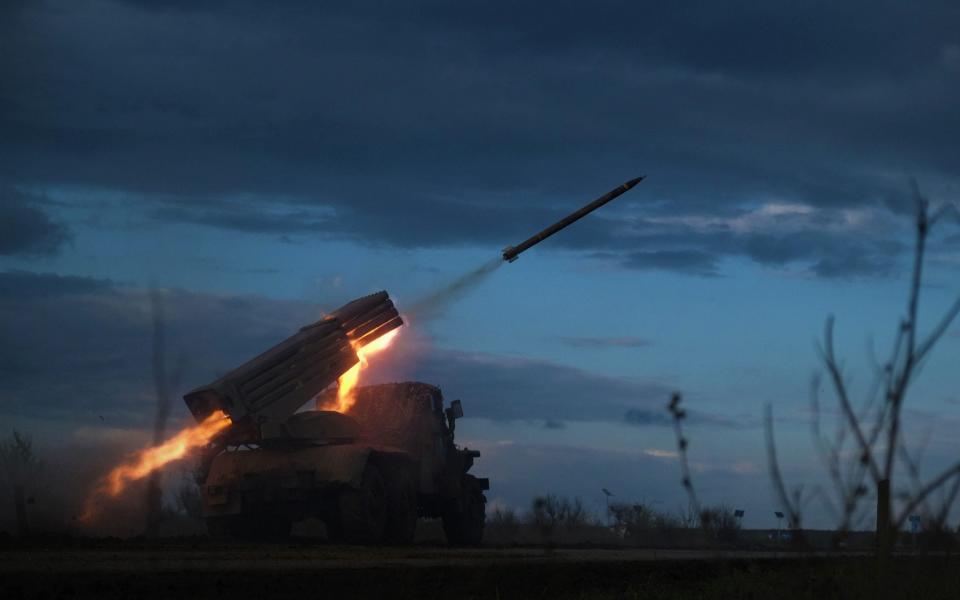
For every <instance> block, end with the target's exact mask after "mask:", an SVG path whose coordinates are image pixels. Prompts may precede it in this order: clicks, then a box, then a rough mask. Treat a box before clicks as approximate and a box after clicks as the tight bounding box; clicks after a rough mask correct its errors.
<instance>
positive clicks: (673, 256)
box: [620, 250, 717, 276]
mask: <svg viewBox="0 0 960 600" xmlns="http://www.w3.org/2000/svg"><path fill="white" fill-rule="evenodd" d="M620 264H622V265H623V266H625V267H627V268H628V269H640V270H643V269H663V270H668V271H680V272H682V273H689V274H691V275H703V276H712V275H716V274H717V254H715V253H708V252H703V251H701V250H652V251H641V252H631V253H629V254H627V255H626V257H624V258H623V259H622V260H621V262H620Z"/></svg>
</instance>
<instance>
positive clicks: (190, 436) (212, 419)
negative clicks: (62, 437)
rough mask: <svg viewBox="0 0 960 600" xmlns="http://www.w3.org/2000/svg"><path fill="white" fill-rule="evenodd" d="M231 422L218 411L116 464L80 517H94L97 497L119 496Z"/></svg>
mask: <svg viewBox="0 0 960 600" xmlns="http://www.w3.org/2000/svg"><path fill="white" fill-rule="evenodd" d="M229 425H230V417H228V416H227V415H225V414H224V413H223V412H222V411H219V410H218V411H215V412H214V413H212V414H211V415H210V416H209V417H207V418H206V419H204V421H203V422H202V423H200V424H198V425H194V426H193V427H188V428H186V429H184V430H183V431H181V432H180V433H178V434H177V435H175V436H173V437H172V438H170V439H169V440H167V441H166V442H164V443H162V444H160V445H159V446H154V447H152V448H147V449H145V450H141V451H140V452H138V453H137V454H136V455H135V456H133V457H132V458H131V459H130V460H129V461H127V462H125V463H123V464H121V465H118V466H117V467H114V469H113V470H112V471H110V473H108V474H107V475H106V477H104V478H103V479H101V480H100V483H99V484H98V485H97V487H96V489H95V490H94V491H93V493H92V494H90V496H89V497H88V498H87V503H86V507H85V508H84V511H83V515H81V517H80V520H81V521H83V522H89V521H91V520H92V519H93V518H94V516H95V515H96V513H97V500H99V499H101V498H103V497H108V498H115V497H117V496H119V495H120V493H121V492H123V490H124V488H126V487H127V484H128V483H130V482H132V481H137V480H139V479H143V478H144V477H146V476H147V475H149V474H150V473H153V472H154V471H156V470H157V469H160V468H162V467H163V466H164V465H166V464H168V463H171V462H173V461H175V460H179V459H181V458H183V457H184V456H186V455H187V454H188V453H189V452H190V451H191V450H193V449H195V448H198V447H200V446H204V445H206V444H207V443H209V442H210V440H211V439H213V436H215V435H216V434H218V433H220V432H221V431H223V430H224V429H226V428H227V427H229Z"/></svg>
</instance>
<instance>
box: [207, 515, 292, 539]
mask: <svg viewBox="0 0 960 600" xmlns="http://www.w3.org/2000/svg"><path fill="white" fill-rule="evenodd" d="M290 527H291V523H290V521H289V520H287V519H284V518H283V517H280V516H275V515H229V516H223V517H207V532H208V533H209V534H210V536H211V537H214V538H221V539H223V538H236V539H242V540H257V541H263V540H279V539H284V538H287V537H289V536H290Z"/></svg>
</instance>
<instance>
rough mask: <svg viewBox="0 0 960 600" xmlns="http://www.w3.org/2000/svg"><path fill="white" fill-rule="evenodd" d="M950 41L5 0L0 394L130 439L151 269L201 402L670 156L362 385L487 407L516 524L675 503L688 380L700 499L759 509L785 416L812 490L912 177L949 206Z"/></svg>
mask: <svg viewBox="0 0 960 600" xmlns="http://www.w3.org/2000/svg"><path fill="white" fill-rule="evenodd" d="M951 24H952V25H953V26H951ZM957 24H960V13H958V12H957V9H956V8H955V7H953V6H952V5H950V4H948V3H941V2H928V3H921V4H920V5H917V6H916V7H914V8H911V10H910V11H907V12H906V13H905V12H904V9H903V8H901V7H900V6H899V5H898V4H896V3H880V5H877V4H876V3H869V4H866V3H858V2H846V3H816V2H814V3H807V4H805V5H804V6H797V5H795V4H793V3H781V2H771V3H765V4H764V7H762V8H757V7H754V6H751V3H732V4H730V5H729V6H725V7H724V8H723V9H722V10H721V9H720V8H719V7H716V6H714V5H713V3H694V4H693V5H690V6H689V7H687V8H685V9H680V8H675V7H668V6H664V5H659V4H651V5H647V6H645V5H642V4H641V3H618V2H602V3H599V4H597V3H591V4H590V5H589V6H587V5H580V4H577V3H563V4H561V5H558V6H556V7H555V8H554V9H553V10H551V11H549V14H544V11H543V9H542V8H541V7H540V6H539V5H538V4H537V3H511V4H510V5H509V6H508V5H502V6H500V5H497V4H496V3H463V4H462V5H458V8H456V9H453V8H451V7H450V6H449V5H447V4H445V3H431V2H423V3H414V4H412V5H410V6H408V7H406V8H399V7H398V6H394V5H392V4H389V3H387V4H381V3H355V4H348V5H345V6H343V7H339V8H336V9H330V8H326V9H322V8H318V7H316V6H314V5H313V4H311V3H303V2H295V1H294V2H282V3H275V4H274V5H271V8H269V9H266V8H263V7H262V6H260V5H258V4H257V3H248V2H233V3H221V2H199V3H180V2H135V1H124V2H121V1H109V0H85V1H83V2H69V3H67V2H58V1H55V0H49V1H47V2H42V3H27V2H13V3H8V4H7V5H5V7H4V8H2V9H0V57H2V58H0V80H2V81H4V82H6V85H2V86H0V132H2V135H0V222H2V223H3V225H2V226H0V231H2V232H4V235H3V236H2V237H4V238H5V239H6V240H7V241H6V242H0V271H2V273H0V277H2V279H3V281H2V282H0V294H2V296H0V305H2V310H3V311H4V313H5V314H4V319H5V320H6V324H5V325H4V326H3V329H2V334H3V338H2V339H0V342H2V344H3V351H4V356H5V360H6V361H7V362H6V364H7V367H6V373H7V374H8V377H7V378H6V381H5V383H0V414H2V418H3V421H4V423H5V424H6V423H12V424H13V425H17V426H20V427H23V428H25V429H27V430H29V431H31V432H33V433H34V434H35V435H36V436H38V438H42V439H47V440H50V443H54V442H55V443H57V444H60V445H63V446H69V444H70V440H72V439H75V438H76V437H77V436H78V435H79V436H80V437H81V438H83V439H84V440H85V439H88V438H89V437H90V436H91V435H93V434H91V432H92V431H97V430H98V429H97V428H101V429H103V431H104V432H107V431H109V432H112V433H110V435H121V434H120V433H117V432H133V433H130V437H127V438H123V439H127V440H128V443H133V442H132V441H130V440H134V439H137V438H136V433H135V432H137V431H141V432H142V431H145V428H147V427H148V426H149V423H150V420H151V418H152V411H153V404H152V402H153V400H152V396H151V394H152V391H151V390H152V383H151V381H150V378H149V377H150V374H149V355H148V353H147V351H148V348H149V343H150V341H149V318H148V313H147V312H146V308H145V307H146V304H145V301H146V300H145V299H146V296H145V290H146V289H148V288H149V287H151V286H156V287H159V288H162V289H164V290H166V292H165V293H166V296H165V298H166V303H167V305H168V310H169V311H170V314H171V316H170V319H171V327H172V329H173V331H174V333H177V334H178V336H175V337H173V341H172V343H171V353H172V354H173V355H176V356H182V357H183V359H182V360H183V362H184V364H185V365H186V366H185V367H184V368H183V370H182V373H181V381H180V389H181V390H182V389H186V388H189V387H192V386H194V385H197V384H200V383H204V382H205V381H206V380H207V379H208V378H209V377H210V376H212V375H214V374H216V373H217V372H222V370H223V369H226V368H229V367H230V366H232V365H233V364H235V363H236V362H237V361H239V360H242V359H244V358H245V357H248V356H249V355H251V354H255V353H256V352H258V351H259V350H260V349H262V348H263V346H264V345H267V344H269V343H272V341H276V340H279V339H282V338H283V337H284V336H285V335H287V334H288V333H289V332H291V331H293V330H295V329H296V327H298V326H299V325H302V324H303V323H304V322H306V321H308V320H310V319H312V318H315V317H316V316H317V315H319V314H320V313H321V311H322V310H324V309H332V308H335V307H337V306H339V305H340V304H342V303H343V302H345V301H347V300H349V299H351V298H353V297H356V296H359V295H363V294H367V293H370V292H372V291H376V290H379V289H387V290H388V291H389V292H390V293H391V295H392V296H393V297H394V298H395V299H396V301H397V303H398V305H399V306H400V308H401V311H402V310H403V308H404V306H405V305H413V304H414V303H415V302H416V300H417V299H419V298H421V297H422V296H424V295H426V294H429V293H430V292H431V291H433V290H436V289H438V288H439V287H442V286H443V285H444V284H445V283H446V282H449V281H451V280H453V279H455V278H456V277H458V276H460V275H462V274H463V273H464V272H466V271H469V270H471V269H473V268H476V267H477V266H479V265H481V264H484V263H485V262H487V261H489V260H490V259H491V258H494V257H496V256H497V254H498V253H499V251H500V250H501V249H502V248H503V247H504V246H506V245H509V244H515V243H517V242H519V241H521V240H522V239H523V238H525V237H526V236H527V235H529V234H531V233H533V232H534V231H536V230H538V229H540V228H541V227H543V226H545V225H547V224H548V223H550V222H551V221H552V220H554V219H557V218H560V217H562V216H563V215H564V214H566V213H567V212H570V211H571V210H573V209H575V208H577V207H578V206H579V205H581V204H583V203H585V202H587V201H589V200H591V199H593V198H594V197H596V196H599V195H600V194H602V193H603V192H605V191H607V190H608V189H610V188H612V187H614V186H615V185H617V184H619V183H621V182H623V181H625V180H627V179H629V178H632V177H634V176H637V175H642V174H644V175H647V176H648V179H647V180H646V181H644V182H643V183H642V184H640V186H638V187H637V188H635V189H634V190H632V191H631V192H629V193H628V194H626V195H625V196H623V197H621V198H620V199H618V200H616V201H615V202H614V203H613V204H611V205H609V206H607V207H605V208H603V209H602V210H601V211H600V212H598V213H596V214H594V215H591V216H590V217H588V218H587V219H586V220H584V221H582V222H580V223H578V224H576V225H575V226H574V227H572V228H571V229H569V230H567V231H564V232H563V233H561V234H558V235H557V236H556V237H555V238H552V239H550V240H549V241H547V242H545V243H544V244H543V245H541V246H539V247H537V248H535V249H533V250H531V251H530V252H529V253H528V254H525V255H523V256H522V257H521V258H520V260H519V261H517V262H516V263H513V264H509V265H504V266H503V267H502V268H499V269H497V270H495V271H494V272H492V273H491V274H490V275H489V276H488V277H486V278H485V279H483V280H482V281H480V282H479V283H478V284H477V285H476V286H475V287H474V288H472V289H470V290H469V293H465V294H463V295H462V297H460V298H458V299H457V301H456V302H453V303H451V304H450V305H449V306H447V307H445V309H444V310H443V311H442V312H441V313H440V314H437V315H432V316H431V317H430V318H423V319H416V318H415V319H412V321H411V324H410V326H409V328H408V329H409V331H406V332H404V336H403V337H402V338H401V341H402V346H403V347H404V348H405V349H404V350H403V351H402V356H398V357H391V358H390V359H389V360H390V362H391V364H384V365H375V367H374V369H373V372H372V373H371V374H370V377H371V379H370V381H375V380H377V379H378V378H379V379H389V378H401V377H402V378H410V377H422V378H429V381H431V382H432V383H436V384H438V385H440V386H441V387H443V389H444V391H445V393H446V394H447V395H448V396H450V397H461V398H462V399H463V401H464V403H465V406H466V412H467V415H468V417H467V418H466V419H465V420H464V421H463V424H462V427H461V428H460V429H459V430H458V433H459V435H461V436H462V438H463V439H464V441H465V442H467V443H469V444H470V445H473V446H477V447H479V448H481V449H482V450H483V451H484V453H485V456H484V459H483V460H482V461H481V462H480V463H479V466H478V470H479V471H481V472H483V473H484V474H486V475H490V477H491V478H492V480H493V489H492V490H491V494H490V495H491V498H493V499H495V500H496V502H498V503H503V504H507V505H510V506H515V507H523V506H525V505H526V503H527V502H528V501H529V498H530V496H531V495H532V494H535V493H541V492H550V491H555V492H560V493H564V494H569V495H579V496H581V497H583V498H584V499H586V500H588V502H591V503H594V504H595V508H596V507H599V506H600V505H599V504H598V503H599V502H600V497H599V495H598V490H599V487H601V486H602V487H608V488H610V489H612V490H614V491H615V492H616V493H618V497H620V498H624V499H644V500H648V501H651V502H653V501H656V502H658V503H660V504H658V506H663V507H664V508H673V507H675V506H678V505H679V504H680V503H681V502H682V501H683V500H682V490H681V489H680V487H679V485H677V483H678V481H679V472H678V469H677V465H676V460H675V457H674V456H673V455H672V454H671V453H672V452H673V451H674V449H675V448H674V444H673V438H672V431H671V430H670V428H669V427H667V426H665V424H664V421H663V417H662V416H664V415H666V412H665V410H664V406H665V404H666V402H667V400H668V398H669V393H670V392H671V391H673V390H679V391H681V392H683V393H684V395H685V398H686V399H685V403H686V404H687V405H688V408H689V409H690V410H691V412H692V413H693V414H694V415H696V417H697V418H696V419H693V420H692V422H691V425H690V426H691V437H692V439H693V445H692V448H691V460H692V461H694V464H695V478H696V481H697V482H699V484H700V486H701V487H702V490H701V495H702V496H703V497H704V498H705V499H706V500H707V501H709V502H725V503H727V504H730V505H737V506H742V507H745V508H747V509H748V513H747V521H746V523H747V524H748V525H756V526H764V525H769V522H770V521H771V519H769V518H767V516H763V515H765V514H767V513H770V511H772V510H773V508H772V505H773V500H772V496H771V494H770V492H769V489H770V486H769V483H768V480H767V476H766V465H765V456H764V448H763V431H762V428H761V426H760V425H761V416H762V409H763V406H764V405H765V404H766V403H770V404H772V405H773V406H774V409H775V411H776V415H777V417H778V421H777V426H778V433H779V436H780V437H779V439H780V444H781V446H782V448H781V454H782V458H783V462H784V465H785V469H786V471H787V474H788V477H789V478H790V479H791V482H794V483H799V482H809V483H810V484H811V485H812V484H813V483H816V482H817V481H820V477H821V475H820V472H821V471H820V469H819V466H818V462H817V459H816V456H815V453H814V451H813V447H812V444H811V443H810V439H809V434H808V429H809V427H808V424H807V421H808V418H809V396H810V380H811V377H812V375H813V373H814V372H815V371H816V370H817V368H818V366H817V357H816V353H815V341H816V339H817V338H818V337H819V336H820V334H821V331H822V327H823V323H824V321H825V319H826V317H827V316H828V315H830V314H833V315H835V316H836V317H837V319H838V330H837V332H838V336H839V350H840V351H841V353H842V354H843V355H844V356H845V357H846V365H847V367H848V369H849V372H850V374H851V376H852V377H853V379H854V382H855V384H856V385H857V386H859V388H858V389H860V390H862V389H863V388H865V387H866V383H867V382H868V381H869V379H870V377H871V366H870V363H869V361H868V360H867V358H868V345H869V340H871V339H872V340H873V343H874V344H875V346H876V347H877V349H878V350H877V353H878V354H879V355H881V356H882V355H883V354H884V350H883V349H884V348H886V347H887V345H888V344H889V341H890V336H891V335H892V333H893V327H894V324H895V322H896V319H897V318H898V317H899V316H900V315H902V313H903V307H904V301H905V294H906V275H907V259H908V258H909V248H910V243H911V229H910V228H911V222H910V207H911V202H912V197H911V193H910V180H911V178H915V179H916V180H917V181H918V182H919V185H920V187H921V189H922V190H923V192H924V193H925V194H926V195H927V196H928V197H929V198H930V199H931V201H933V202H934V203H937V204H944V203H947V204H949V203H954V204H955V203H956V202H958V199H960V187H958V183H960V180H958V173H960V155H958V153H957V150H956V139H958V135H960V120H958V115H960V113H958V111H956V108H955V107H956V106H957V103H958V101H960V37H958V36H957V33H956V32H957V31H960V27H956V26H955V25H957ZM929 266H930V269H929V271H928V275H927V283H928V286H927V287H926V288H925V289H924V305H923V310H922V314H921V317H922V318H923V319H924V321H923V323H925V324H927V325H929V324H930V323H931V322H932V321H931V320H932V319H933V318H934V316H935V315H938V314H939V313H940V312H942V311H943V310H944V309H945V308H946V307H947V306H948V305H949V303H950V302H951V301H952V300H953V298H954V297H955V296H956V293H957V288H958V285H957V274H958V268H960V228H958V227H957V225H956V223H955V222H954V221H946V222H944V223H943V225H942V227H941V229H940V230H939V232H938V234H937V235H936V236H935V237H934V238H933V240H932V245H931V254H930V261H929ZM72 318H75V319H76V320H77V321H78V322H76V323H74V322H72V321H71V319H72ZM79 321H82V322H79ZM91 337H95V338H96V339H95V340H94V342H93V346H94V347H93V348H87V346H88V345H89V344H90V343H91V342H90V340H91ZM33 356H36V357H37V358H31V357H33ZM40 356H43V357H44V358H49V357H50V356H53V358H52V359H50V360H40V358H39V357H40ZM958 357H960V327H958V326H956V325H955V326H954V327H953V329H952V330H951V333H950V334H948V335H947V336H946V337H945V338H944V340H943V341H942V343H941V346H940V347H939V349H938V351H937V352H936V354H935V355H934V357H933V358H932V359H931V360H930V361H929V363H928V364H927V365H926V366H925V369H924V371H923V375H922V379H921V381H920V382H919V384H918V385H917V387H916V388H915V392H914V396H913V398H911V402H910V410H911V412H910V414H909V416H910V422H909V426H908V435H909V436H914V437H910V438H908V439H910V440H912V439H922V438H923V437H924V436H925V435H926V433H925V432H926V431H927V430H928V429H930V430H931V431H932V432H933V433H932V434H931V437H930V439H931V442H930V444H929V448H930V449H929V451H928V454H927V456H928V459H927V460H928V464H929V468H930V469H931V470H933V469H934V468H935V467H936V466H938V465H941V464H943V463H944V461H946V460H948V459H949V457H950V456H951V455H955V454H956V447H955V445H951V431H952V428H953V425H955V424H956V420H955V419H956V416H957V410H958V404H960V392H958V388H957V378H956V374H955V364H956V362H957V359H958ZM177 411H178V412H177V416H178V418H184V419H185V418H186V411H185V410H183V408H182V407H180V406H177ZM630 411H634V412H633V413H631V414H633V415H634V418H633V420H631V419H628V418H627V414H628V413H630ZM78 431H79V432H81V433H79V434H78V433H77V432H78ZM104 435H106V433H104ZM124 435H125V434H124ZM71 436H72V437H71ZM94 437H96V436H95V435H94ZM121 437H122V436H121ZM564 465H566V468H564ZM809 510H810V514H811V519H812V520H813V522H814V523H815V524H822V525H826V524H828V523H829V520H830V519H829V515H827V514H826V513H825V512H824V511H823V510H822V509H821V508H819V507H818V506H817V505H811V507H810V509H809Z"/></svg>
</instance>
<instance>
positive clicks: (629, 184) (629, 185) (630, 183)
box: [623, 175, 647, 190]
mask: <svg viewBox="0 0 960 600" xmlns="http://www.w3.org/2000/svg"><path fill="white" fill-rule="evenodd" d="M646 177H647V176H646V175H641V176H640V177H637V178H635V179H631V180H630V181H628V182H626V183H625V184H623V185H624V187H626V188H627V189H628V190H629V189H630V188H632V187H633V186H635V185H637V184H638V183H640V182H641V181H643V180H644V179H645V178H646Z"/></svg>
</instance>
